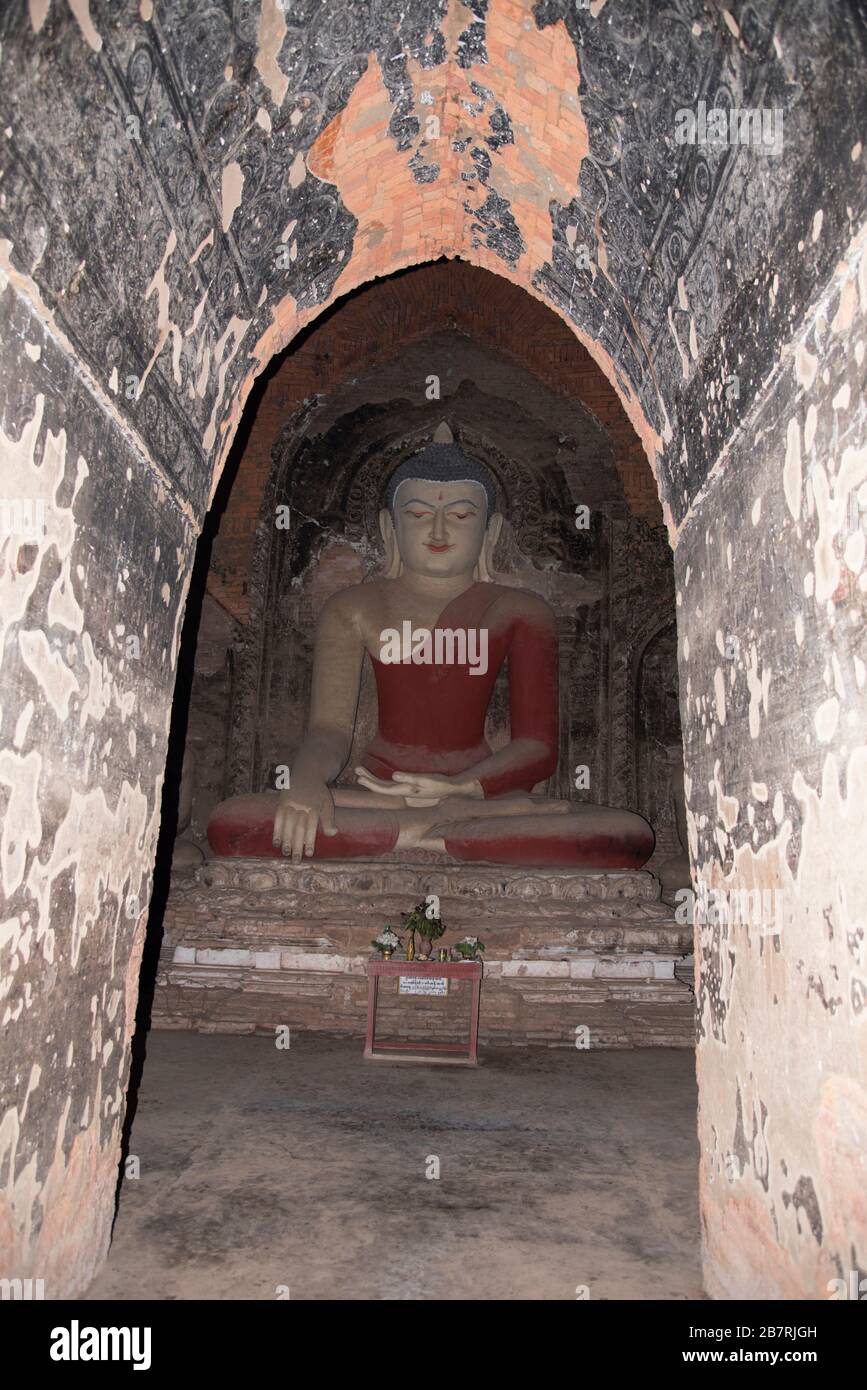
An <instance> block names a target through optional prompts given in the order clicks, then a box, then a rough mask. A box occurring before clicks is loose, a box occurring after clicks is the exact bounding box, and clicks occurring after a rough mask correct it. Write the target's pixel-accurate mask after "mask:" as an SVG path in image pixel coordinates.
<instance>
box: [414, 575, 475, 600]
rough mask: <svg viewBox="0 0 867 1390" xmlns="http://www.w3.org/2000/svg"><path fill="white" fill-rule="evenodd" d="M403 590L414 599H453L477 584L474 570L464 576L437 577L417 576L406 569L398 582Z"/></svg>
mask: <svg viewBox="0 0 867 1390" xmlns="http://www.w3.org/2000/svg"><path fill="white" fill-rule="evenodd" d="M397 582H398V583H399V584H400V586H401V588H402V589H404V590H405V591H406V592H407V593H408V594H411V595H412V596H413V597H417V598H420V599H431V598H438V599H445V600H448V599H453V598H458V597H459V596H460V595H461V594H464V593H466V591H467V589H470V588H472V586H473V584H474V583H475V582H476V581H475V579H474V578H473V571H472V570H465V571H464V573H463V574H450V575H442V576H440V575H435V574H417V573H416V571H415V570H408V569H405V570H404V571H403V574H401V576H400V578H399V579H398V581H397Z"/></svg>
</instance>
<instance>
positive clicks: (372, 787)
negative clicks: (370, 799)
mask: <svg viewBox="0 0 867 1390" xmlns="http://www.w3.org/2000/svg"><path fill="white" fill-rule="evenodd" d="M355 775H356V777H357V778H358V781H359V782H360V783H361V785H362V786H363V787H367V790H368V791H371V792H381V793H382V794H383V795H385V796H399V797H402V798H403V799H404V800H405V801H406V804H407V805H408V806H436V804H437V803H438V802H440V801H444V800H445V799H446V797H448V796H472V797H477V798H478V797H484V792H483V791H482V787H481V784H480V783H479V782H477V781H475V780H474V779H473V778H471V777H439V776H437V775H436V773H433V772H395V773H394V775H393V777H392V778H391V780H390V781H386V780H384V779H383V778H381V777H375V776H374V774H373V773H372V772H368V770H367V768H366V767H357V768H356V769H355Z"/></svg>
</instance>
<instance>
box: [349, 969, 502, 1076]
mask: <svg viewBox="0 0 867 1390" xmlns="http://www.w3.org/2000/svg"><path fill="white" fill-rule="evenodd" d="M383 975H391V976H395V975H397V976H403V977H404V978H405V979H422V980H424V979H433V980H442V979H446V980H472V983H473V991H472V1001H471V1004H470V1040H469V1042H468V1043H450V1042H445V1043H444V1042H383V1043H378V1044H377V1043H376V1004H377V997H378V994H379V981H380V979H381V977H382V976H383ZM367 987H368V994H367V1037H366V1039H365V1042H364V1055H365V1057H366V1058H368V1059H369V1060H370V1061H390V1062H395V1061H398V1062H429V1063H433V1062H443V1063H447V1064H448V1065H450V1066H462V1067H475V1066H478V1062H479V1058H478V1047H479V1001H480V998H481V992H482V962H481V961H480V960H461V961H440V960H430V961H425V960H414V961H405V960H370V961H368V963H367ZM437 1052H441V1053H443V1054H445V1055H443V1056H441V1057H437V1056H434V1055H433V1054H434V1053H437ZM456 1054H457V1055H456Z"/></svg>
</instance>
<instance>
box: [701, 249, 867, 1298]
mask: <svg viewBox="0 0 867 1390" xmlns="http://www.w3.org/2000/svg"><path fill="white" fill-rule="evenodd" d="M865 243H867V234H865V235H864V236H862V237H861V238H860V240H859V242H858V243H857V244H856V245H855V246H854V247H853V248H852V250H851V252H850V254H849V256H848V257H847V258H846V260H845V262H844V263H843V264H842V266H841V267H840V270H839V272H838V275H837V276H836V277H835V280H834V283H833V286H832V288H831V291H830V293H829V294H827V295H826V296H824V297H823V298H822V300H821V301H820V303H819V305H818V307H817V308H816V309H815V311H814V312H813V313H812V314H811V315H810V317H809V319H808V321H807V323H806V325H805V327H804V328H803V329H802V331H801V332H800V333H799V334H798V336H797V337H796V338H795V339H794V340H793V342H792V343H791V345H790V347H789V349H788V350H787V352H786V353H785V354H784V356H783V359H782V362H781V364H780V366H779V367H778V369H777V371H776V372H775V375H774V378H773V381H772V382H771V383H770V385H769V387H768V389H767V391H766V392H765V394H764V397H763V399H762V402H761V404H760V405H759V406H758V407H757V408H756V410H755V411H754V412H753V413H752V414H751V416H750V417H749V419H748V420H747V421H746V422H745V425H744V428H743V429H742V430H741V431H740V433H739V434H738V435H737V436H736V437H735V439H733V441H732V443H731V446H730V449H729V450H728V452H727V456H726V457H725V459H724V460H723V461H722V463H721V465H720V469H719V472H718V474H717V475H716V476H715V478H714V479H713V481H712V483H711V484H710V486H709V487H708V489H707V491H706V492H705V494H704V496H703V497H702V498H701V500H700V502H699V503H698V505H697V506H696V507H695V508H694V510H693V512H692V514H691V515H690V518H689V520H688V521H687V523H686V524H685V526H684V528H683V530H682V532H681V535H680V538H679V541H678V545H677V550H676V552H675V570H676V575H677V589H678V597H677V603H678V625H679V632H680V675H681V704H682V714H683V721H684V738H685V745H686V757H687V767H688V776H687V781H686V791H687V825H688V832H689V839H690V851H691V857H692V863H693V871H694V874H695V873H696V872H697V873H698V875H700V876H701V878H702V879H703V880H704V881H705V882H706V883H707V884H708V885H709V887H712V888H714V889H716V890H725V891H726V892H727V893H729V894H732V893H737V892H738V891H741V892H742V891H744V890H750V891H754V890H761V889H764V890H770V892H773V893H775V894H777V895H778V897H776V898H775V899H774V900H773V907H772V910H771V911H770V912H769V911H767V910H766V909H764V910H762V912H761V913H759V912H758V910H756V911H753V910H752V909H750V910H748V911H747V912H744V911H743V909H742V908H741V907H740V906H738V907H734V903H733V906H732V911H731V912H730V913H729V916H730V918H731V919H733V920H730V921H729V922H722V923H720V922H717V923H714V922H713V921H712V920H710V921H707V922H699V923H698V924H697V928H696V940H697V946H696V953H697V961H696V963H697V989H698V996H699V1036H700V1045H699V1079H700V1115H699V1128H700V1134H701V1141H702V1162H701V1202H702V1224H703V1236H704V1243H705V1278H706V1281H707V1286H708V1289H709V1291H710V1292H711V1293H712V1294H715V1295H717V1296H721V1297H742V1298H743V1297H745V1298H763V1299H767V1298H798V1297H807V1298H817V1299H818V1298H827V1297H829V1294H830V1292H831V1289H832V1288H833V1286H831V1287H830V1288H829V1284H828V1281H829V1280H831V1279H837V1278H843V1279H844V1280H845V1279H848V1278H849V1274H850V1271H851V1270H858V1271H860V1276H863V1274H864V1272H865V1269H867V936H865V925H867V919H865V911H864V905H865V902H867V869H865V854H864V808H865V805H867V702H865V673H867V665H865V663H867V621H865V609H867V568H865V564H864V557H865V538H867V428H865V427H867V405H865V400H864V395H863V381H864V366H863V364H864V353H865V340H867V254H865ZM735 577H736V581H737V582H736V583H733V579H734V578H735ZM727 654H729V655H727ZM714 901H717V902H718V901H719V900H718V899H717V900H711V907H712V906H713V902H714ZM729 901H731V902H733V900H732V899H729ZM737 901H738V903H739V904H740V903H741V902H743V899H740V900H737ZM753 901H755V900H753ZM769 903H770V899H769ZM708 915H711V914H708ZM745 917H746V918H747V919H748V920H747V921H746V922H745V921H744V920H743V919H744V918H745Z"/></svg>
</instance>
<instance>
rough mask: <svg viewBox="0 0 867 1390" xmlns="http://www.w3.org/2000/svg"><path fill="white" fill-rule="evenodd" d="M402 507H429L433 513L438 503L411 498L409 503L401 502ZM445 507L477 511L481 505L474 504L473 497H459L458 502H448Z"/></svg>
mask: <svg viewBox="0 0 867 1390" xmlns="http://www.w3.org/2000/svg"><path fill="white" fill-rule="evenodd" d="M400 505H401V506H402V507H427V508H428V509H429V510H430V511H433V509H434V507H435V506H436V505H437V504H436V502H423V501H422V499H421V498H420V497H411V498H410V499H409V501H408V502H401V504H400ZM445 505H446V506H447V507H474V508H475V510H476V511H478V510H479V503H478V502H474V501H473V499H472V498H471V497H459V498H458V500H457V501H456V502H446V503H445Z"/></svg>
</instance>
